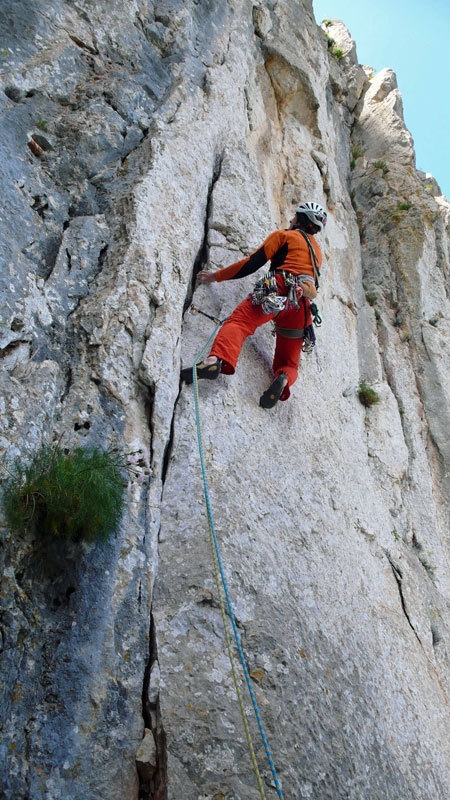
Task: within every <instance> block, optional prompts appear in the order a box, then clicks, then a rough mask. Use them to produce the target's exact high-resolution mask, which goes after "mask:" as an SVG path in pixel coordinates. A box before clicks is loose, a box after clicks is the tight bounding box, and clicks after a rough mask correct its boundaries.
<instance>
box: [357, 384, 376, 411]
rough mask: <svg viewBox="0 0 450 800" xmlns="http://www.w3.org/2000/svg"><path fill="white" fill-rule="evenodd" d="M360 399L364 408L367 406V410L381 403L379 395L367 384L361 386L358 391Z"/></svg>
mask: <svg viewBox="0 0 450 800" xmlns="http://www.w3.org/2000/svg"><path fill="white" fill-rule="evenodd" d="M358 397H359V402H360V403H362V404H363V406H366V408H368V407H369V406H373V405H374V404H375V403H379V402H380V398H379V396H378V395H377V393H376V392H375V391H374V390H373V389H371V388H370V386H367V385H366V384H365V383H361V384H360V386H359V389H358Z"/></svg>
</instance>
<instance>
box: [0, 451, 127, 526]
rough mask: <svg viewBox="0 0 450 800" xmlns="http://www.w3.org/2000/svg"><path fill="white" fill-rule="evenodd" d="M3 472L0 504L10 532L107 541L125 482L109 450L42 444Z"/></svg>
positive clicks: (117, 518) (116, 520)
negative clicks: (70, 449)
mask: <svg viewBox="0 0 450 800" xmlns="http://www.w3.org/2000/svg"><path fill="white" fill-rule="evenodd" d="M5 472H6V478H5V479H4V481H3V487H2V496H1V502H2V506H3V511H4V514H5V517H6V521H7V525H8V527H9V528H10V529H11V530H12V531H13V532H16V533H23V532H24V531H26V532H29V533H36V534H38V535H40V536H42V537H60V538H63V539H68V540H72V541H79V540H82V539H83V540H88V541H92V540H94V539H106V538H108V536H109V535H110V534H111V533H112V532H113V530H114V528H115V527H116V525H117V524H118V523H119V521H120V517H121V514H122V510H123V503H124V488H125V484H124V480H123V476H122V469H121V464H120V462H119V459H118V457H117V455H116V454H114V453H113V452H112V451H109V450H99V449H96V448H81V447H79V448H75V449H74V450H73V451H71V452H66V451H64V450H63V449H62V448H61V447H59V446H54V447H50V446H43V447H41V448H40V449H39V450H38V451H36V453H35V454H34V455H33V456H32V458H31V460H30V461H29V462H27V463H24V462H23V461H22V460H21V459H17V460H16V461H14V462H13V463H12V464H10V465H8V468H7V469H6V470H5Z"/></svg>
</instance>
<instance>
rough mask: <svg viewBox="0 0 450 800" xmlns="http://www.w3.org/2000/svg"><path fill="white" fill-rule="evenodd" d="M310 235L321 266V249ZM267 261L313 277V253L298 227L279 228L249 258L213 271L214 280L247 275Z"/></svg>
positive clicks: (294, 272)
mask: <svg viewBox="0 0 450 800" xmlns="http://www.w3.org/2000/svg"><path fill="white" fill-rule="evenodd" d="M308 238H309V241H310V242H311V246H312V248H313V250H314V253H315V255H316V260H317V267H318V268H319V269H320V267H321V266H322V251H321V249H320V247H319V245H318V244H317V242H316V241H315V239H314V236H312V235H311V234H309V236H308ZM267 261H271V268H272V269H283V270H286V271H287V272H292V273H293V274H294V275H311V276H312V277H313V278H314V269H313V265H312V260H311V254H310V252H309V248H308V245H307V243H306V241H305V239H304V237H303V236H302V234H301V233H299V231H296V230H278V231H274V232H273V233H271V234H270V236H268V237H267V239H265V241H264V242H263V244H262V245H261V247H258V248H257V250H254V251H253V253H250V255H249V256H247V257H246V258H242V259H241V260H240V261H236V262H235V263H234V264H230V266H229V267H224V268H223V269H219V270H217V272H215V273H214V280H216V281H218V282H220V281H229V280H232V279H235V278H245V277H246V276H247V275H251V274H252V273H253V272H256V271H257V270H258V269H260V267H262V266H264V264H265V263H266V262H267Z"/></svg>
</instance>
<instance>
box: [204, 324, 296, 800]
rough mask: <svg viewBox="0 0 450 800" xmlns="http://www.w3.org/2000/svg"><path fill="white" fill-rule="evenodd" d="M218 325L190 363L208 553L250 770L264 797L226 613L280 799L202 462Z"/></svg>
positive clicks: (264, 798) (280, 792)
mask: <svg viewBox="0 0 450 800" xmlns="http://www.w3.org/2000/svg"><path fill="white" fill-rule="evenodd" d="M221 325H222V322H221V321H219V323H218V324H217V326H216V328H215V329H214V331H213V332H212V334H211V336H210V337H209V339H208V341H207V342H206V344H205V345H204V346H203V347H202V349H201V351H200V352H199V354H198V355H197V356H196V358H195V360H194V365H193V367H192V376H193V388H194V403H195V421H196V426H197V440H198V450H199V455H200V465H201V470H202V478H203V490H204V495H205V502H206V510H207V516H208V526H209V533H210V545H211V553H212V558H213V564H214V577H215V581H216V588H217V594H218V597H219V604H220V612H221V616H222V622H223V627H224V631H225V640H226V645H227V651H228V657H229V659H230V664H231V672H232V675H233V681H234V686H235V689H236V695H237V698H238V702H239V707H240V710H241V715H242V722H243V725H244V730H245V736H246V739H247V744H248V748H249V752H250V757H251V760H252V765H253V770H254V773H255V776H256V780H257V783H258V789H259V793H260V796H261V798H262V799H263V800H266V795H265V793H264V785H263V782H262V778H261V775H260V772H259V768H258V763H257V760H256V755H255V750H254V747H253V742H252V738H251V733H250V728H249V724H248V720H247V715H246V712H245V707H244V699H243V697H242V691H241V686H240V683H239V678H238V675H237V671H236V664H235V658H234V655H233V647H232V642H231V637H230V632H229V627H228V622H227V614H228V617H229V619H230V621H231V626H232V628H233V634H234V639H235V643H236V647H237V651H238V654H239V659H240V662H241V666H242V670H243V672H244V676H245V682H246V684H247V688H248V691H249V694H250V698H251V702H252V706H253V710H254V712H255V716H256V720H257V723H258V728H259V732H260V735H261V739H262V743H263V745H264V750H265V752H266V756H267V760H268V762H269V765H270V770H271V773H272V777H273V781H274V784H275V788H276V791H277V795H278V797H279V798H281V799H282V800H283V793H282V791H281V785H280V782H279V780H278V776H277V772H276V769H275V764H274V762H273V758H272V754H271V752H270V748H269V743H268V741H267V736H266V733H265V730H264V725H263V722H262V719H261V713H260V711H259V707H258V703H257V700H256V697H255V692H254V690H253V686H252V682H251V678H250V674H249V671H248V667H247V662H246V659H245V655H244V651H243V648H242V642H241V636H240V633H239V631H238V628H237V625H236V619H235V616H234V612H233V607H232V604H231V600H230V594H229V591H228V584H227V580H226V577H225V573H224V569H223V564H222V558H221V555H220V549H219V542H218V540H217V536H216V532H215V528H214V519H213V515H212V509H211V501H210V497H209V490H208V483H207V478H206V469H205V462H204V458H203V444H202V429H201V420H200V410H199V398H198V379H197V364H198V363H199V361H200V360H201V359H202V357H203V355H204V353H205V352H206V349H207V348H208V346H209V344H210V342H211V341H212V340H213V338H214V336H215V334H216V331H217V329H218V328H219V327H220V326H221ZM224 598H225V599H224Z"/></svg>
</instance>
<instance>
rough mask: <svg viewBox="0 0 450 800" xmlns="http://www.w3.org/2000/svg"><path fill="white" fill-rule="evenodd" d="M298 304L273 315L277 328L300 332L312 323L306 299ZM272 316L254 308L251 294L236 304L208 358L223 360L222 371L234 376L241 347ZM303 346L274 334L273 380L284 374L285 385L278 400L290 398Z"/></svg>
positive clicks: (298, 342)
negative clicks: (285, 377)
mask: <svg viewBox="0 0 450 800" xmlns="http://www.w3.org/2000/svg"><path fill="white" fill-rule="evenodd" d="M280 277H281V276H280ZM281 280H282V278H281ZM277 283H278V276H277ZM283 283H284V281H283ZM280 288H281V287H280ZM281 293H282V291H281V292H280V294H281ZM299 305H300V308H299V309H296V308H291V309H288V310H287V311H280V312H279V313H278V314H277V315H276V324H277V326H278V327H279V328H289V329H293V328H295V329H301V328H305V327H307V326H308V325H310V324H311V311H310V304H309V300H308V299H307V298H306V297H302V298H301V300H300V303H299ZM274 317H275V315H274V314H264V312H263V310H262V308H261V306H254V305H253V303H252V300H251V295H250V297H247V298H246V299H245V300H243V301H242V303H239V305H238V306H237V308H235V310H234V311H233V313H232V314H231V316H229V317H228V319H227V320H226V321H225V322H224V324H223V325H222V327H221V329H220V331H219V333H218V334H217V336H216V338H215V340H214V343H213V346H212V348H211V352H210V355H212V356H217V358H221V359H222V362H223V363H222V370H221V371H222V372H223V373H225V374H226V375H233V374H234V372H235V369H236V364H237V360H238V358H239V354H240V352H241V349H242V345H243V344H244V342H245V340H246V338H247V336H251V335H252V334H253V333H254V332H255V331H256V329H257V328H259V327H260V326H261V325H264V323H266V322H270V321H271V320H273V319H274ZM302 345H303V339H288V338H287V337H286V336H283V335H281V334H279V333H276V344H275V354H274V357H273V372H274V377H277V375H279V373H280V372H285V373H286V375H287V384H286V386H285V388H284V391H283V394H282V395H281V397H280V400H287V399H288V397H289V395H290V391H289V387H290V386H292V385H293V384H294V383H295V381H296V380H297V376H298V368H299V364H300V356H301V352H302Z"/></svg>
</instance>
